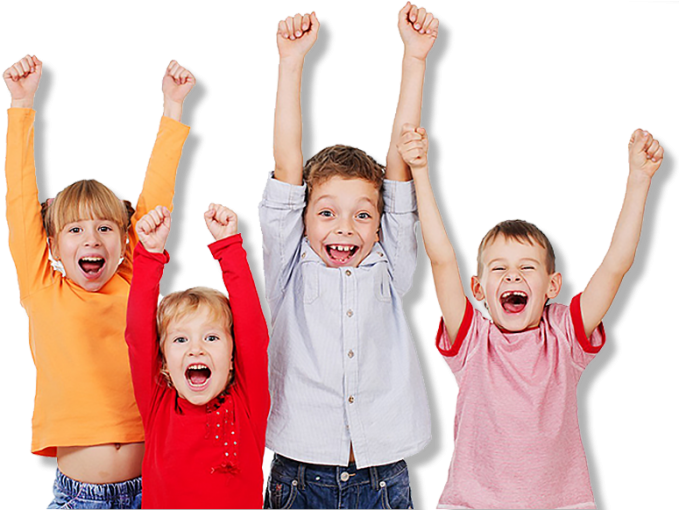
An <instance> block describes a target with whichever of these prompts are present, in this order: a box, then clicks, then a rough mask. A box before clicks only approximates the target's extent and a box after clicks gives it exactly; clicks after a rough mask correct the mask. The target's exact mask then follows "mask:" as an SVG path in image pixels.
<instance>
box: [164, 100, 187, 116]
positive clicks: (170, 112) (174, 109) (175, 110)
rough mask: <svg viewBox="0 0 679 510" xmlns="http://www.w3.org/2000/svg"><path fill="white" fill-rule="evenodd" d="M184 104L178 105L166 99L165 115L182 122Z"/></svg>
mask: <svg viewBox="0 0 679 510" xmlns="http://www.w3.org/2000/svg"><path fill="white" fill-rule="evenodd" d="M182 109H183V103H178V102H177V101H173V100H172V99H169V98H167V97H166V98H165V101H164V103H163V115H164V116H165V117H169V118H171V119H174V120H176V121H181V120H182Z"/></svg>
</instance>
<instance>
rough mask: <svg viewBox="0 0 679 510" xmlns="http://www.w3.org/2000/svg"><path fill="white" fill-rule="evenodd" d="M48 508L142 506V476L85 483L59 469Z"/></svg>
mask: <svg viewBox="0 0 679 510" xmlns="http://www.w3.org/2000/svg"><path fill="white" fill-rule="evenodd" d="M47 508H141V477H138V478H133V479H132V480H127V481H126V482H119V483H102V484H98V483H84V482H78V481H77V480H73V479H72V478H69V477H68V476H66V475H65V474H63V473H62V472H61V471H59V469H57V479H56V480H55V481H54V501H52V502H51V503H50V505H49V506H48V507H47Z"/></svg>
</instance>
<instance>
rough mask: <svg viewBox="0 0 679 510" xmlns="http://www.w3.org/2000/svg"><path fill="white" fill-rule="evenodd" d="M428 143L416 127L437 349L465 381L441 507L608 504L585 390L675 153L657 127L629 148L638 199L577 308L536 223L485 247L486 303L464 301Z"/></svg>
mask: <svg viewBox="0 0 679 510" xmlns="http://www.w3.org/2000/svg"><path fill="white" fill-rule="evenodd" d="M427 149H428V139H427V134H426V132H425V130H424V129H423V128H419V127H418V128H415V127H414V126H410V125H405V126H404V127H403V130H402V133H401V140H400V143H399V145H398V150H399V153H400V154H401V157H402V158H403V159H404V161H405V162H406V163H407V164H408V165H410V168H411V171H412V174H413V179H414V181H415V190H416V193H417V203H418V209H419V214H420V221H421V223H422V237H423V239H424V244H425V248H426V251H427V255H428V256H429V258H430V260H431V264H432V270H433V274H434V283H435V285H436V293H437V296H438V300H439V304H440V306H441V310H442V312H443V319H442V321H441V326H440V328H439V333H438V335H437V340H436V342H437V347H438V349H439V351H440V352H441V354H443V356H444V357H445V359H446V361H447V363H448V365H449V366H450V368H451V370H452V371H453V373H454V374H455V377H456V379H457V382H458V385H459V394H458V400H457V409H456V415H455V425H454V435H455V451H454V454H453V460H452V462H451V466H450V471H449V476H448V481H447V483H446V486H445V488H444V490H443V494H442V495H441V499H440V500H439V508H488V509H491V508H578V509H579V508H596V507H595V503H594V496H593V494H592V489H591V485H590V481H589V473H588V471H587V460H586V458H585V452H584V448H583V446H582V441H581V439H580V430H579V426H578V416H577V383H578V380H579V379H580V375H581V374H582V372H583V370H584V369H585V367H586V366H587V364H588V363H589V362H590V361H591V360H592V359H593V358H594V356H595V355H596V353H597V352H599V350H600V349H601V347H603V344H604V342H605V334H604V328H603V325H602V324H601V320H602V318H603V316H604V315H605V314H606V312H607V311H608V309H609V307H610V306H611V304H612V302H613V298H614V297H615V294H616V293H617V291H618V288H619V286H620V284H621V282H622V278H623V276H624V275H625V274H626V273H627V271H628V270H629V269H630V267H631V266H632V261H633V259H634V253H635V251H636V248H637V245H638V243H639V237H640V235H641V225H642V220H643V215H644V207H645V204H646V198H647V195H648V190H649V187H650V184H651V179H652V177H653V175H654V174H655V172H656V171H657V170H658V168H659V167H660V164H661V162H662V159H663V149H662V147H661V146H660V144H659V143H658V141H657V140H654V139H653V137H652V136H651V135H650V134H649V133H647V132H646V131H642V130H636V131H635V132H634V133H633V134H632V138H631V140H630V143H629V166H630V171H629V176H628V180H627V193H626V194H625V199H624V202H623V206H622V210H621V212H620V217H619V219H618V223H617V225H616V227H615V231H614V233H613V240H612V242H611V246H610V248H609V250H608V253H607V254H606V257H605V258H604V260H603V262H602V264H601V266H600V267H599V268H598V269H597V271H596V272H595V273H594V276H592V279H591V280H590V281H589V283H588V285H587V287H586V288H585V290H584V291H583V292H582V293H581V294H578V295H576V296H575V297H574V298H573V299H572V300H571V303H570V306H564V305H560V304H550V305H547V301H548V300H549V299H553V298H555V297H556V296H557V295H558V294H559V291H560V289H561V274H559V273H557V272H556V269H555V261H554V251H553V249H552V246H551V244H550V243H549V240H548V239H547V237H546V236H545V235H544V234H543V233H542V232H541V231H540V230H539V229H538V228H537V227H535V225H532V224H530V223H527V222H524V221H521V220H514V221H504V222H502V223H500V224H498V225H496V226H495V227H494V228H493V229H491V230H490V232H488V234H486V236H485V237H484V239H483V240H482V242H481V246H480V247H479V254H478V274H477V276H474V277H472V282H471V289H472V293H473V294H474V297H475V298H476V299H477V300H479V301H483V302H484V304H485V306H486V308H487V309H488V312H489V314H490V317H491V319H492V320H487V319H485V318H484V317H483V316H482V315H481V313H480V312H479V311H478V310H474V308H473V307H472V305H471V303H470V302H469V300H468V299H467V298H466V296H465V294H464V290H463V287H462V281H461V279H460V274H459V270H458V266H457V260H456V257H455V252H454V250H453V247H452V245H451V243H450V241H449V240H448V237H447V235H446V231H445V228H444V226H443V221H442V219H441V216H440V214H439V211H438V208H437V206H436V200H435V198H434V194H433V191H432V188H431V184H430V182H429V175H428V174H429V171H428V163H427Z"/></svg>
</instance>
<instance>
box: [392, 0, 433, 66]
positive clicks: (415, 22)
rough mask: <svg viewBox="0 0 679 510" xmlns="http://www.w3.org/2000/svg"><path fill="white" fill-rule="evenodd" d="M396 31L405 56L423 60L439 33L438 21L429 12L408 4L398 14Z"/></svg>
mask: <svg viewBox="0 0 679 510" xmlns="http://www.w3.org/2000/svg"><path fill="white" fill-rule="evenodd" d="M398 31H399V33H400V34H401V39H402V40H403V44H404V45H405V52H406V55H409V56H412V57H415V58H419V59H421V60H424V59H426V58H427V55H428V54H429V50H431V48H432V46H434V42H436V37H437V36H438V33H439V20H438V19H437V18H435V17H434V15H433V14H432V13H431V12H427V10H426V9H424V8H423V7H420V8H419V9H418V8H417V6H415V5H411V3H410V2H408V3H407V4H406V5H405V7H403V9H401V10H400V11H399V13H398Z"/></svg>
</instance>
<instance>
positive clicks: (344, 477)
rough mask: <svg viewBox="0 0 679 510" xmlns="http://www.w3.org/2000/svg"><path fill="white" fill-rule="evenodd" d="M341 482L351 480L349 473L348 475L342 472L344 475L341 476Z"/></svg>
mask: <svg viewBox="0 0 679 510" xmlns="http://www.w3.org/2000/svg"><path fill="white" fill-rule="evenodd" d="M340 480H342V481H343V482H346V481H347V480H349V473H347V472H346V471H342V474H341V475H340Z"/></svg>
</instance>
